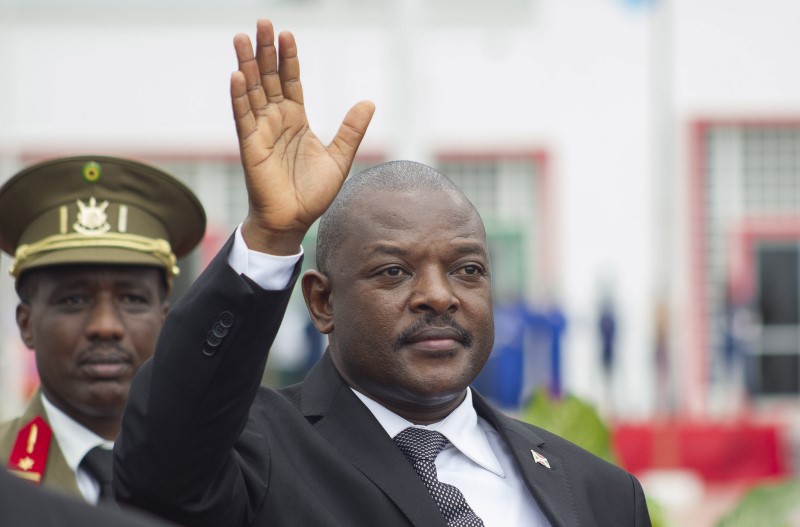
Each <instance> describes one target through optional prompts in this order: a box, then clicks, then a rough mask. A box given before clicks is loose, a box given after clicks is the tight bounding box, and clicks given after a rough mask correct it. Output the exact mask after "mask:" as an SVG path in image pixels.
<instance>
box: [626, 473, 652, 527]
mask: <svg viewBox="0 0 800 527" xmlns="http://www.w3.org/2000/svg"><path fill="white" fill-rule="evenodd" d="M631 480H632V481H633V500H634V517H635V521H636V524H635V525H636V527H651V523H650V512H649V511H648V510H647V500H646V499H645V497H644V490H643V489H642V485H641V483H639V480H638V479H636V478H635V477H634V476H632V475H631Z"/></svg>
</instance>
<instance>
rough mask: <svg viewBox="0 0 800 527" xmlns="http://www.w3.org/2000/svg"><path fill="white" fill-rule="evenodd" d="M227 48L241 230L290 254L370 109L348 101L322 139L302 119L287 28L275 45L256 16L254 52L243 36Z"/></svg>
mask: <svg viewBox="0 0 800 527" xmlns="http://www.w3.org/2000/svg"><path fill="white" fill-rule="evenodd" d="M234 47H235V49H236V55H237V57H238V59H239V71H236V72H234V73H233V75H232V76H231V101H232V104H233V114H234V119H235V121H236V131H237V134H238V136H239V149H240V153H241V157H242V165H243V167H244V171H245V179H246V184H247V194H248V199H249V203H250V210H249V212H248V216H247V219H246V220H245V223H244V226H243V230H242V234H243V235H244V237H245V241H246V242H247V245H248V247H250V248H251V249H254V250H261V251H264V252H270V253H272V254H281V253H284V252H285V253H287V254H293V253H295V252H297V248H298V246H299V243H300V241H301V240H302V237H303V236H304V235H305V233H306V231H307V230H308V228H309V227H310V226H311V224H312V223H314V221H316V219H317V218H319V217H320V216H321V215H322V213H323V212H325V210H326V209H327V208H328V206H329V205H330V203H331V202H332V201H333V199H334V198H335V197H336V194H337V192H338V191H339V189H340V188H341V186H342V183H343V182H344V180H345V178H346V177H347V174H348V173H349V171H350V166H351V165H352V163H353V158H354V157H355V154H356V151H357V150H358V146H359V144H360V143H361V139H362V138H363V137H364V133H365V132H366V130H367V126H368V125H369V122H370V119H371V118H372V114H373V112H374V109H375V108H374V105H373V104H372V103H371V102H368V101H361V102H359V103H357V104H356V105H355V106H353V107H352V108H351V109H350V111H348V112H347V115H346V116H345V118H344V120H343V121H342V124H341V126H340V127H339V130H338V132H337V133H336V136H335V137H334V138H333V141H332V142H331V144H330V145H328V146H325V145H323V144H322V143H321V142H320V140H319V138H317V136H316V135H315V134H314V132H312V131H311V128H310V127H309V125H308V119H307V117H306V113H305V106H304V104H303V88H302V85H301V83H300V63H299V60H298V58H297V46H296V44H295V40H294V37H293V36H292V34H291V33H288V32H282V33H281V34H280V35H279V38H278V47H277V49H276V46H275V39H274V30H273V27H272V23H271V22H270V21H269V20H259V21H258V25H257V34H256V52H255V55H254V53H253V47H252V44H251V42H250V39H249V38H248V37H247V35H244V34H239V35H236V37H235V38H234Z"/></svg>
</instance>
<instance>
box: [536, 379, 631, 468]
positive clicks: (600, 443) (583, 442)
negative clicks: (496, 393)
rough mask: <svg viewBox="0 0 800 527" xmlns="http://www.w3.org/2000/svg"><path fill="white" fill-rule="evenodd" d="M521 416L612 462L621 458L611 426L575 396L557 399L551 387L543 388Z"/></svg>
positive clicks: (591, 407) (592, 408)
mask: <svg viewBox="0 0 800 527" xmlns="http://www.w3.org/2000/svg"><path fill="white" fill-rule="evenodd" d="M520 418H521V419H522V420H523V421H525V422H528V423H532V424H535V425H536V426H540V427H542V428H544V429H545V430H549V431H550V432H553V433H554V434H557V435H559V436H561V437H563V438H565V439H567V440H569V441H572V442H573V443H575V444H576V445H578V446H579V447H581V448H585V449H586V450H588V451H589V452H591V453H593V454H595V455H596V456H600V457H601V458H603V459H605V460H606V461H608V462H610V463H616V462H617V461H616V457H615V456H614V453H613V450H612V448H611V434H610V432H609V431H608V427H606V425H605V424H604V423H603V421H602V420H601V419H600V416H599V414H598V413H597V411H596V410H595V409H594V407H593V406H591V405H590V404H588V403H586V402H584V401H582V400H581V399H579V398H577V397H575V396H572V395H567V396H565V397H563V398H561V399H553V398H551V397H550V395H549V393H548V392H547V391H545V390H539V391H537V392H536V393H535V394H534V396H533V398H532V399H531V401H530V402H529V403H528V406H526V407H525V408H523V410H522V414H521V416H520Z"/></svg>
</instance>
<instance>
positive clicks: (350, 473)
mask: <svg viewBox="0 0 800 527" xmlns="http://www.w3.org/2000/svg"><path fill="white" fill-rule="evenodd" d="M226 258H227V251H226V250H223V251H222V253H221V255H220V256H218V257H217V259H216V260H215V261H214V262H212V264H211V265H210V266H209V268H208V269H207V270H206V272H205V273H204V274H203V275H202V276H201V277H200V278H199V279H198V281H197V282H196V283H195V284H194V286H193V287H192V288H191V289H190V290H189V292H187V294H186V295H185V296H184V297H183V299H182V300H181V301H180V302H178V303H177V304H176V305H175V306H174V308H173V309H172V310H171V312H170V314H169V316H168V317H167V322H166V324H165V326H164V329H163V330H162V333H161V337H160V340H159V344H158V347H157V349H156V353H155V355H154V357H153V360H152V361H150V362H149V363H147V364H145V365H144V366H143V367H142V368H141V369H140V371H139V374H138V375H137V378H136V380H135V382H134V385H133V388H132V390H131V395H130V399H129V403H128V408H127V410H126V414H125V417H124V419H123V426H122V432H121V434H120V437H119V438H118V440H117V442H116V444H115V474H114V485H115V491H116V494H117V498H118V499H120V500H122V501H124V502H129V503H131V504H134V505H136V506H139V507H143V508H145V509H149V510H151V511H153V512H155V513H157V514H161V515H164V516H166V517H168V518H171V519H173V520H175V521H177V522H179V523H183V524H186V525H189V526H209V527H211V526H213V527H218V526H225V527H233V526H239V525H242V526H243V525H255V526H263V527H267V526H269V527H273V526H281V525H285V526H292V527H297V526H315V527H319V526H323V525H324V526H328V525H330V526H334V525H335V526H342V527H354V526H358V525H364V526H370V527H374V526H381V527H390V526H405V527H407V526H411V525H415V526H418V527H435V526H444V525H445V522H444V519H443V517H442V515H441V513H440V512H439V510H438V509H437V507H436V504H435V503H434V501H433V499H432V498H431V497H430V495H429V494H428V491H427V490H426V488H425V486H424V484H423V483H422V482H421V480H420V479H419V477H418V476H417V474H416V473H415V472H414V470H413V468H412V467H411V465H410V464H409V463H408V461H407V460H406V458H405V457H404V456H403V454H402V453H401V452H400V451H399V449H398V448H397V447H396V446H395V445H394V442H393V441H392V439H391V438H390V437H389V436H388V434H386V432H385V431H384V429H383V428H382V427H381V426H380V424H379V423H378V422H377V420H376V419H375V418H374V416H373V415H372V414H371V413H370V412H369V410H368V409H367V408H366V407H365V406H364V405H363V404H362V403H361V401H359V400H358V398H357V397H356V396H355V395H354V394H353V392H352V391H351V390H350V388H349V387H348V386H347V385H346V384H345V383H344V382H343V381H342V379H341V377H340V376H339V374H338V372H337V371H336V369H335V368H334V366H333V363H332V361H331V360H330V357H329V356H328V355H327V354H326V355H325V356H324V357H323V358H322V359H321V360H320V361H319V363H318V364H317V365H316V366H315V367H314V368H313V369H312V371H311V372H310V373H309V374H308V376H307V377H306V379H305V381H304V382H303V383H301V384H298V385H295V386H292V387H289V388H286V389H283V390H279V391H275V390H271V389H269V388H265V387H260V386H259V382H260V379H261V375H262V370H263V367H264V364H265V361H266V356H267V351H268V347H269V345H270V344H271V342H272V340H273V339H274V336H275V333H276V332H277V329H278V326H279V324H280V321H281V318H282V316H283V313H284V311H285V308H286V305H287V303H288V299H289V295H290V292H289V291H288V290H287V291H277V292H275V291H264V290H262V289H260V288H259V287H258V286H257V285H255V284H254V283H252V282H251V281H249V280H248V279H247V278H243V277H240V276H238V275H237V274H236V273H235V272H234V271H233V270H232V269H231V268H230V266H229V265H228V264H227V262H226ZM298 267H299V265H298ZM295 278H296V276H295ZM226 325H227V326H229V327H227V328H225V329H227V331H222V329H221V328H223V327H224V326H226ZM219 335H222V336H219ZM474 395H475V398H474V399H475V403H474V404H475V407H476V410H477V411H478V413H479V415H481V416H483V417H484V418H485V419H487V420H488V421H489V422H490V423H492V425H493V426H495V427H496V429H497V430H498V432H499V433H500V434H501V435H502V437H503V438H504V439H505V440H506V441H508V443H509V445H510V446H511V450H512V451H513V453H514V456H515V458H516V461H517V463H518V466H519V468H520V470H521V472H522V475H523V477H524V478H525V481H526V483H527V484H528V487H529V489H530V491H531V493H532V495H533V496H534V497H535V499H536V501H537V502H538V503H539V506H540V507H541V508H542V510H543V511H544V513H545V514H546V516H547V517H548V519H549V520H550V522H551V524H552V525H553V526H554V527H556V526H564V527H566V526H569V527H574V526H579V525H583V526H593V527H594V526H606V525H607V526H613V527H623V526H647V525H650V521H649V518H648V514H647V510H646V506H645V500H644V495H643V493H642V489H641V487H640V485H639V483H638V482H637V481H636V480H635V479H634V478H633V477H632V476H631V475H630V474H628V473H626V472H624V471H622V470H620V469H619V468H617V467H614V466H612V465H610V464H608V463H606V462H604V461H602V460H600V459H599V458H597V457H595V456H593V455H591V454H589V453H588V452H586V451H584V450H582V449H580V448H578V447H576V446H574V445H573V444H571V443H569V442H567V441H565V440H563V439H561V438H558V437H556V436H554V435H552V434H550V433H548V432H546V431H544V430H542V429H539V428H536V427H534V426H530V425H527V424H523V423H521V422H518V421H515V420H513V419H510V418H508V417H506V416H505V415H503V414H502V413H500V412H499V411H497V410H495V409H494V408H492V407H491V406H490V405H489V404H487V403H486V401H485V400H484V399H483V398H481V397H480V396H479V395H478V394H477V393H475V394H474ZM531 449H536V450H537V451H538V452H540V453H541V454H543V455H544V456H545V457H546V458H547V459H548V461H549V463H550V466H551V467H552V468H551V469H549V470H548V469H547V468H545V467H544V466H542V465H540V464H537V463H535V462H534V460H533V456H532V454H531Z"/></svg>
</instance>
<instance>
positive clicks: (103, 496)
mask: <svg viewBox="0 0 800 527" xmlns="http://www.w3.org/2000/svg"><path fill="white" fill-rule="evenodd" d="M113 457H114V456H113V453H112V452H111V450H109V449H107V448H103V447H101V446H96V447H94V448H93V449H91V450H89V452H87V453H86V455H85V456H83V459H82V460H81V468H83V469H84V470H85V471H86V472H88V473H89V474H91V476H92V477H93V478H94V479H95V480H96V481H97V483H98V484H99V485H100V494H99V501H101V502H102V501H114V496H113V495H112V491H111V473H112V461H113Z"/></svg>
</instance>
